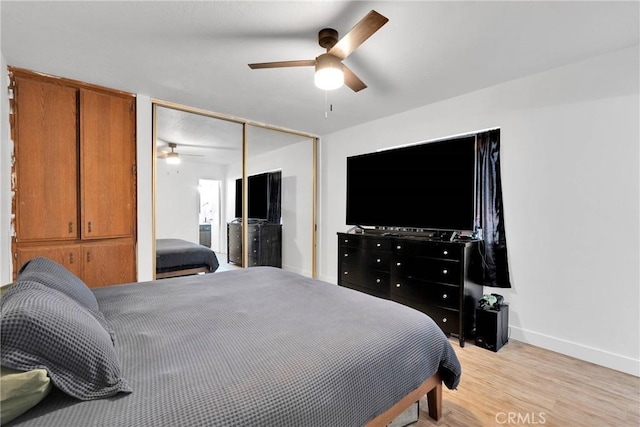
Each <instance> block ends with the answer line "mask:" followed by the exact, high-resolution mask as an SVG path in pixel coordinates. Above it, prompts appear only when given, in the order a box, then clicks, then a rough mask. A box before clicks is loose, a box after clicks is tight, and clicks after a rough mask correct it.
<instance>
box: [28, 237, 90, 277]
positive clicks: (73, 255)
mask: <svg viewBox="0 0 640 427" xmlns="http://www.w3.org/2000/svg"><path fill="white" fill-rule="evenodd" d="M37 257H45V258H49V259H50V260H52V261H55V262H57V263H58V264H61V265H62V266H64V267H65V268H66V269H67V270H69V271H70V272H72V273H73V274H75V275H76V276H78V277H80V278H82V248H81V247H80V245H76V244H70V245H56V246H34V247H27V248H18V249H17V260H16V271H17V270H18V269H19V268H20V267H22V265H23V264H24V263H25V262H27V261H29V260H30V259H33V258H37Z"/></svg>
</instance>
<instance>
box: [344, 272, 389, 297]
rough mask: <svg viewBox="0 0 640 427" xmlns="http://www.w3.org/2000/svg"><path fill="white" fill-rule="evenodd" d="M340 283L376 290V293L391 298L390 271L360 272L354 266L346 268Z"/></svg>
mask: <svg viewBox="0 0 640 427" xmlns="http://www.w3.org/2000/svg"><path fill="white" fill-rule="evenodd" d="M341 273H342V277H341V278H340V279H341V280H340V284H341V285H342V286H347V287H353V286H350V285H355V286H356V287H358V288H363V289H365V290H367V292H368V291H369V290H370V291H374V292H372V293H375V294H376V295H379V294H383V295H384V297H385V298H389V273H386V272H382V271H380V272H376V271H366V272H359V271H357V269H354V268H348V267H347V268H344V269H343V271H342V272H341Z"/></svg>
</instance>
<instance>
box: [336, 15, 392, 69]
mask: <svg viewBox="0 0 640 427" xmlns="http://www.w3.org/2000/svg"><path fill="white" fill-rule="evenodd" d="M388 21H389V19H388V18H387V17H385V16H382V15H380V14H379V13H378V12H376V11H375V10H372V11H371V12H369V13H368V14H367V15H366V16H365V17H364V18H362V19H361V20H360V22H358V23H357V24H356V25H354V26H353V28H352V29H350V30H349V32H348V33H347V34H345V35H344V37H342V38H341V39H340V41H338V43H336V44H335V45H334V46H333V47H332V48H331V49H329V50H328V51H327V53H329V54H331V55H334V56H337V57H338V58H340V59H345V58H346V57H347V56H349V55H351V54H352V53H353V51H354V50H356V48H357V47H358V46H360V45H361V44H362V43H364V42H365V40H367V39H368V38H369V37H371V36H372V35H373V34H374V33H375V32H376V31H378V30H379V29H380V28H381V27H382V26H383V25H384V24H386V23H387V22H388Z"/></svg>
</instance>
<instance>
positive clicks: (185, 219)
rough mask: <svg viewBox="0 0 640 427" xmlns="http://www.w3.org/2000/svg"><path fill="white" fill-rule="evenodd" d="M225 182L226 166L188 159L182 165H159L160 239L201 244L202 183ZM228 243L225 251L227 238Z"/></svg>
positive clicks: (157, 191) (157, 184)
mask: <svg viewBox="0 0 640 427" xmlns="http://www.w3.org/2000/svg"><path fill="white" fill-rule="evenodd" d="M225 178H226V167H224V166H218V165H210V164H205V163H198V162H192V161H189V160H184V159H183V161H182V163H180V164H179V165H168V164H167V163H166V162H164V161H158V162H157V169H156V238H158V239H166V238H175V239H184V240H188V241H190V242H194V243H198V242H199V241H200V229H199V215H198V213H199V211H200V195H199V193H198V184H199V180H200V179H212V180H219V181H224V180H225ZM223 200H224V199H223ZM223 210H224V207H223ZM225 236H226V234H225ZM224 243H225V244H224V245H221V247H225V248H226V237H225V242H224Z"/></svg>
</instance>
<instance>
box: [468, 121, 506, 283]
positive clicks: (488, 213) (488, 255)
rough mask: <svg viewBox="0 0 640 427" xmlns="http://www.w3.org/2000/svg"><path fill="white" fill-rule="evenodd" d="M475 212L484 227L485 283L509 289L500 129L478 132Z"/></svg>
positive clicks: (482, 244) (483, 267)
mask: <svg viewBox="0 0 640 427" xmlns="http://www.w3.org/2000/svg"><path fill="white" fill-rule="evenodd" d="M477 153H478V156H477V183H478V184H477V187H476V213H477V217H478V219H479V225H480V227H481V228H482V238H483V239H482V241H481V242H480V246H479V247H480V252H481V256H482V270H483V271H482V284H483V285H484V286H493V287H498V288H510V287H511V282H510V280H509V263H508V257H507V241H506V238H505V233H504V214H503V209H502V184H501V178H500V130H499V129H496V130H491V131H488V132H483V133H479V134H477Z"/></svg>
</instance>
